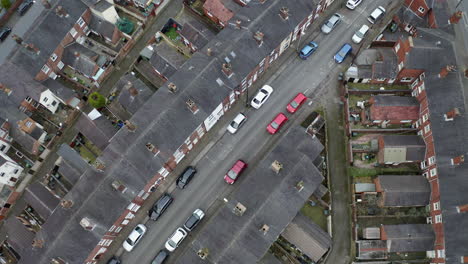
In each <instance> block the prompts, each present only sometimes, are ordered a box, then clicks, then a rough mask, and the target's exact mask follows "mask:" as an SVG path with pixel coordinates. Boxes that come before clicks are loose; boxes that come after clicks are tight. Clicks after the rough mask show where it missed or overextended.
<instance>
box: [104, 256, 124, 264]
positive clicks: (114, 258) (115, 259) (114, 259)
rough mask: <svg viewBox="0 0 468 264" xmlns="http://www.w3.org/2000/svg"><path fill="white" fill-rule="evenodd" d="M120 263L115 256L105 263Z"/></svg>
mask: <svg viewBox="0 0 468 264" xmlns="http://www.w3.org/2000/svg"><path fill="white" fill-rule="evenodd" d="M120 263H121V262H120V259H119V258H117V257H115V256H114V257H112V258H111V259H109V261H107V264H120Z"/></svg>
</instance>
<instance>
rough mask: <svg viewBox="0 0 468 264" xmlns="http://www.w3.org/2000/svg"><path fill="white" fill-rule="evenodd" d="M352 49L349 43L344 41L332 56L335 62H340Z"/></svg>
mask: <svg viewBox="0 0 468 264" xmlns="http://www.w3.org/2000/svg"><path fill="white" fill-rule="evenodd" d="M352 50H353V48H352V47H351V45H349V44H348V43H345V44H344V45H343V47H341V49H340V50H339V51H338V52H337V53H336V54H335V56H334V57H333V58H334V59H335V61H336V62H337V63H342V62H343V61H344V60H345V59H346V56H348V54H350V53H351V51H352Z"/></svg>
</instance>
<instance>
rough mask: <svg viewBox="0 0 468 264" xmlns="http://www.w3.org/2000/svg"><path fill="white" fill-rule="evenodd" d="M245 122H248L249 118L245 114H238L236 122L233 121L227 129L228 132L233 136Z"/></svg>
mask: <svg viewBox="0 0 468 264" xmlns="http://www.w3.org/2000/svg"><path fill="white" fill-rule="evenodd" d="M245 120H247V117H246V116H245V115H244V114H242V113H239V114H237V116H236V117H235V118H234V120H232V122H231V123H230V124H229V126H228V127H227V131H229V133H231V134H235V133H236V132H237V130H238V129H239V128H240V127H241V126H242V125H243V124H244V122H245Z"/></svg>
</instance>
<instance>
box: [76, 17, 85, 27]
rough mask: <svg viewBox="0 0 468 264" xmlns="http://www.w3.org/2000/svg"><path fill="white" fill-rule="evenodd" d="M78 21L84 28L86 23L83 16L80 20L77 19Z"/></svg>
mask: <svg viewBox="0 0 468 264" xmlns="http://www.w3.org/2000/svg"><path fill="white" fill-rule="evenodd" d="M76 23H78V25H80V27H81V28H82V27H83V26H84V24H85V22H84V20H83V18H81V17H80V18H79V19H78V21H77V22H76Z"/></svg>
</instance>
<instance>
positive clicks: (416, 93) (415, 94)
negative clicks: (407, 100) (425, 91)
mask: <svg viewBox="0 0 468 264" xmlns="http://www.w3.org/2000/svg"><path fill="white" fill-rule="evenodd" d="M418 94H419V93H418V89H416V90H414V91H413V92H411V95H412V96H414V97H416V96H418Z"/></svg>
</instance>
